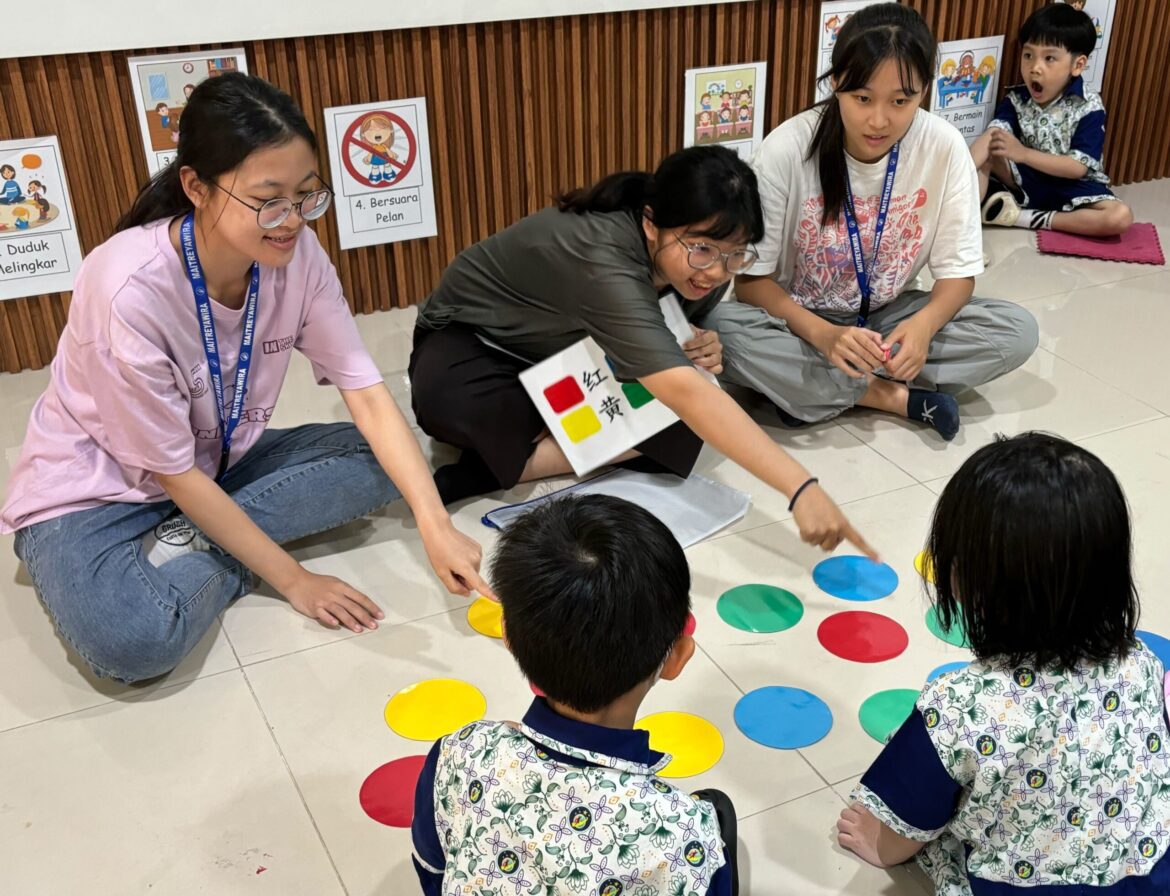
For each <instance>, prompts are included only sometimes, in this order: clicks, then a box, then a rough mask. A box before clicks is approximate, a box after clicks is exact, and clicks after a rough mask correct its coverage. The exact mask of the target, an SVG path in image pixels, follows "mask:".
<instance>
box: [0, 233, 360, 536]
mask: <svg viewBox="0 0 1170 896" xmlns="http://www.w3.org/2000/svg"><path fill="white" fill-rule="evenodd" d="M169 223H170V222H169V221H160V222H156V223H153V224H148V225H146V226H145V227H136V228H133V229H131V230H127V231H124V232H122V233H119V234H117V235H116V236H114V237H113V238H111V239H110V240H108V241H106V242H105V243H103V244H102V245H100V246H98V247H97V248H96V249H94V250H93V252H91V253H90V254H89V256H88V257H87V258H86V259H85V262H84V263H83V264H82V265H81V269H80V271H79V272H78V275H77V283H76V286H75V287H74V290H73V302H72V305H71V307H70V310H69V322H68V323H67V324H66V326H65V332H64V333H62V334H61V341H60V343H59V345H58V346H57V355H56V357H55V358H54V359H53V364H52V368H51V379H50V382H49V388H48V389H47V390H46V391H45V394H44V395H42V396H41V397H40V399H39V400H38V401H37V403H36V404H35V405H34V406H33V410H32V415H31V416H30V418H29V423H28V433H27V435H26V436H25V440H24V446H23V448H22V450H21V454H20V460H19V461H18V462H17V464H16V466H15V467H14V468H13V471H12V476H11V478H10V480H9V483H8V496H7V500H6V502H5V504H4V507H3V509H2V510H0V532H11V531H13V530H15V529H18V528H21V527H23V526H28V525H31V524H33V523H38V522H42V521H44V520H47V519H52V518H54V517H57V516H61V515H63V514H66V513H70V512H73V511H76V510H83V509H85V508H89V507H96V506H99V505H101V504H104V503H109V502H131V503H145V502H150V501H160V500H162V499H163V498H165V497H166V495H165V493H164V492H163V490H162V488H161V487H160V486H159V485H158V483H157V482H156V481H155V479H154V477H153V475H152V474H153V473H162V474H167V475H173V474H176V473H182V472H184V471H186V470H189V469H190V468H191V467H192V466H197V467H199V469H201V470H202V471H203V472H204V473H206V474H207V475H209V476H214V475H215V473H216V470H217V468H218V466H219V456H220V451H221V450H222V440H221V437H220V424H219V413H218V410H217V408H216V404H215V393H214V391H213V390H212V388H211V382H210V380H209V378H208V375H207V357H206V355H205V354H204V351H203V340H202V337H201V331H200V327H199V321H198V317H197V314H196V309H195V299H194V297H193V294H192V292H191V285H190V283H188V281H187V276H186V273H185V272H184V270H183V266H182V262H181V261H180V258H179V255H178V253H177V252H176V251H175V249H174V247H173V246H172V245H171V241H170V236H169V234H168V227H167V225H168V224H169ZM257 305H258V307H257V313H256V333H255V343H254V345H255V348H254V350H253V357H252V367H251V372H250V375H249V378H248V394H247V399H246V400H245V403H244V408H243V411H242V413H241V418H240V423H239V426H238V427H237V428H236V431H235V435H234V436H233V437H232V455H231V460H232V462H233V463H234V462H236V461H238V460H239V459H240V458H241V457H243V456H244V454H245V452H247V450H248V449H249V448H250V447H251V446H252V445H254V444H255V443H256V440H257V439H259V438H260V434H261V433H262V432H264V427H265V426H266V425H267V423H268V420H269V418H270V417H271V416H272V411H273V408H274V407H275V406H276V398H277V396H278V395H279V394H280V387H281V384H282V383H283V382H284V377H285V373H286V372H287V370H288V362H289V357H290V352H291V350H292V349H294V348H295V349H297V350H299V351H300V352H301V353H302V354H304V355H305V356H306V357H307V358H308V359H309V360H310V361H311V362H312V365H313V372H314V374H315V375H316V377H317V381H318V382H319V383H321V384H327V383H331V384H333V385H334V386H337V387H338V388H340V389H362V388H365V387H367V386H372V385H374V384H376V383H379V382H381V381H382V375H381V374H380V373H379V372H378V368H377V366H376V365H375V364H374V361H373V359H372V358H371V357H370V355H369V353H368V352H367V351H366V349H365V346H364V345H362V341H361V337H360V336H359V335H358V331H357V326H356V325H355V324H354V320H353V316H352V314H351V313H350V310H349V307H348V305H347V304H346V302H345V297H344V295H343V294H342V290H341V283H340V281H339V280H338V279H337V272H336V271H335V270H334V268H333V264H332V262H331V261H330V260H329V257H328V256H327V255H326V254H325V251H324V250H323V249H322V248H321V244H320V243H319V242H317V237H316V235H315V234H314V233H313V231H312V230H310V229H308V228H306V229H305V230H304V231H302V233H301V236H300V239H299V241H298V243H297V248H296V253H295V255H294V256H293V260H292V261H291V262H290V263H289V264H288V265H287V266H286V267H284V268H280V269H272V268H266V267H262V268H261V269H260V297H259V300H258V303H257ZM212 315H213V317H214V319H215V331H216V337H217V340H218V344H219V356H220V362H221V364H222V366H223V374H224V376H223V384H224V400H225V401H226V402H227V403H228V406H229V407H230V405H231V400H232V394H233V390H234V387H235V369H236V357H237V355H238V354H239V350H240V338H241V336H242V330H243V323H244V312H243V309H240V310H232V309H230V308H225V307H223V306H222V305H219V304H218V303H216V302H212Z"/></svg>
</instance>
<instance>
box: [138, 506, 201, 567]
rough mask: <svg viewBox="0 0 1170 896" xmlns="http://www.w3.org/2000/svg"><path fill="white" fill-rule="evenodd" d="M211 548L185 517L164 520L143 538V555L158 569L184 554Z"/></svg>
mask: <svg viewBox="0 0 1170 896" xmlns="http://www.w3.org/2000/svg"><path fill="white" fill-rule="evenodd" d="M210 546H211V545H210V544H208V542H207V539H205V538H204V537H203V536H202V535H200V534H199V533H198V532H197V531H196V529H195V527H194V526H192V525H191V524H190V523H189V522H188V521H187V518H186V517H184V516H173V517H171V518H170V519H167V520H163V521H162V522H161V523H159V524H158V525H157V526H155V527H154V529H152V530H151V531H150V532H147V533H146V534H145V535H144V536H142V554H143V556H144V557H146V562H147V563H149V564H150V565H151V566H153V567H155V568H156V569H157V568H158V567H160V566H162V565H163V564H164V563H167V562H168V561H171V560H174V559H175V558H176V557H181V556H182V555H183V554H189V553H190V552H191V551H206V550H207V549H208V548H209V547H210Z"/></svg>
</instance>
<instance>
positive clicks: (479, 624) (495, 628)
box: [467, 597, 504, 638]
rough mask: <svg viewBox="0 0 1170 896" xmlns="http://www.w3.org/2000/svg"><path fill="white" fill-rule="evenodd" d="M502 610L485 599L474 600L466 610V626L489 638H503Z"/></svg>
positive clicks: (494, 602)
mask: <svg viewBox="0 0 1170 896" xmlns="http://www.w3.org/2000/svg"><path fill="white" fill-rule="evenodd" d="M503 622H504V608H503V607H501V606H500V605H499V604H498V603H497V602H496V601H494V600H491V599H489V598H486V597H481V598H479V599H478V600H476V601H475V602H474V603H473V604H472V605H471V606H470V607H468V608H467V624H468V625H470V626H471V627H472V628H473V629H475V630H476V631H477V632H479V633H480V634H481V635H487V636H488V637H489V638H502V637H504V627H503Z"/></svg>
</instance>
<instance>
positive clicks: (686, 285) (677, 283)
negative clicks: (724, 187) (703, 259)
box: [642, 218, 748, 302]
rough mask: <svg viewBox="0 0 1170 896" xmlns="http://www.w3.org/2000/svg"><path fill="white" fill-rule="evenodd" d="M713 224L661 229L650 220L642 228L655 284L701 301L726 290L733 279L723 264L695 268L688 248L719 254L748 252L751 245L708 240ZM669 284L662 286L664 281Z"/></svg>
mask: <svg viewBox="0 0 1170 896" xmlns="http://www.w3.org/2000/svg"><path fill="white" fill-rule="evenodd" d="M710 224H711V222H709V221H700V222H698V223H696V224H691V225H689V226H687V227H670V228H663V229H659V228H657V227H655V226H654V225H653V224H652V223H651V222H650V221H649V220H648V219H645V218H644V219H643V221H642V226H643V229H644V230H645V233H646V243H647V246H648V248H649V250H650V256H651V259H652V260H653V264H654V269H655V271H654V272H655V275H656V276H655V280H656V282H657V283H659V285H669V286H670V287H672V288H673V289H674V291H675V292H677V293H678V294H679V295H680V296H682V298H684V299H687V300H689V301H692V302H694V301H697V300H699V299H701V298H703V297H704V296H706V295H707V294H708V293H709V292H711V290H713V289H715V287H717V286H722V285H723V284H724V283H726V282H727V281H728V280H730V279H731V277H732V275H731V274H730V273H728V271H727V269H726V268H725V267H724V266H723V260H722V259H720V260H718V261H716V262H715V263H714V264H713V265H711V266H710V267H708V268H704V269H703V270H698V269H696V268H694V267H692V265H691V262H690V252H689V251H688V249H687V246H711V247H712V248H714V249H717V250H718V251H719V252H728V253H730V252H737V251H739V250H742V249H747V248H748V244H747V243H746V242H745V241H744V240H743V239H742V238H739V237H733V238H731V239H724V240H716V239H712V238H711V237H709V236H704V235H703V231H704V229H706V228H707V227H709V226H710ZM663 280H664V281H666V282H665V284H662V283H661V281H663Z"/></svg>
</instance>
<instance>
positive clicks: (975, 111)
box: [931, 34, 1003, 145]
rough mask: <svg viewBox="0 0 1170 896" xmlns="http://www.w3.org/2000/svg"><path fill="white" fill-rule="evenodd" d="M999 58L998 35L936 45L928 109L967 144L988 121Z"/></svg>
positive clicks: (991, 111)
mask: <svg viewBox="0 0 1170 896" xmlns="http://www.w3.org/2000/svg"><path fill="white" fill-rule="evenodd" d="M1002 60H1003V35H1002V34H1000V35H997V36H996V37H976V38H970V39H967V40H950V41H944V42H942V43H940V44H939V45H938V58H937V59H936V60H935V72H934V83H933V85H932V87H931V91H932V101H931V108H932V109H933V110H934V114H935V115H938V116H939V117H941V118H945V119H946V120H947V121H949V122H950V123H951V124H953V125H954V126H955V127H956V128H958V129H959V132H960V133H961V134H962V135H963V137H964V139H966V141H967V143H968V145H970V144H971V143H973V142H974V141H975V139H976V138H977V137H978V136H979V135H980V134H982V133H983V131H984V130H985V129H986V128H987V125H988V124H990V123H991V118H992V115H993V114H994V112H995V98H996V94H997V92H998V91H999V72H1000V68H1001V67H1002V66H1001V62H1002Z"/></svg>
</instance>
